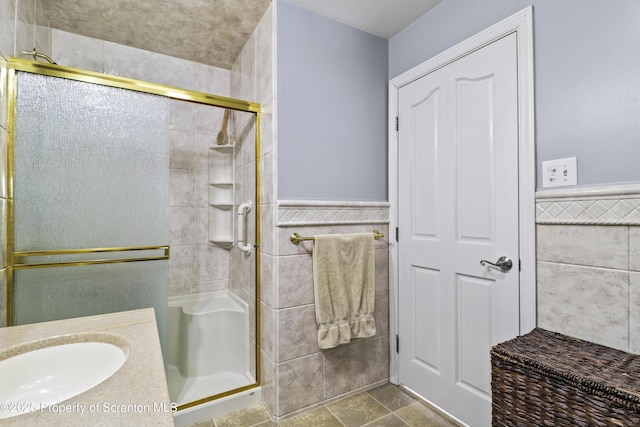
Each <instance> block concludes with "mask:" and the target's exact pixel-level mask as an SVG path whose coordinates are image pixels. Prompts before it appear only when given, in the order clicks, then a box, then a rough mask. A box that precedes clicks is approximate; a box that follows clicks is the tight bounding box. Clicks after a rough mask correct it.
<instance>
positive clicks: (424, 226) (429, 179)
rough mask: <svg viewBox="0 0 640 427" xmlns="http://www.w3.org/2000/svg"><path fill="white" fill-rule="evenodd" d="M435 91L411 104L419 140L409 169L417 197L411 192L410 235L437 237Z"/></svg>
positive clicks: (437, 95)
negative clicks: (413, 172) (418, 190)
mask: <svg viewBox="0 0 640 427" xmlns="http://www.w3.org/2000/svg"><path fill="white" fill-rule="evenodd" d="M439 104H440V97H439V90H438V88H436V89H435V90H434V91H433V92H431V93H430V94H429V95H428V96H427V97H426V98H425V99H424V100H421V101H420V102H418V103H417V104H415V106H414V107H413V111H414V116H413V120H412V122H413V123H416V133H417V134H419V135H422V140H421V141H422V143H421V144H420V145H418V146H415V147H414V150H415V152H414V155H413V156H412V157H413V167H412V168H413V170H414V171H415V181H416V183H415V186H414V187H413V188H414V190H416V189H420V197H417V194H414V195H413V198H412V200H413V201H414V205H413V206H414V214H413V220H414V222H413V224H414V234H415V235H421V236H425V237H433V238H437V237H438V224H439V223H440V221H439V216H440V210H439V209H437V208H434V207H437V206H439V205H440V200H439V196H440V193H439V192H438V163H437V162H436V153H437V152H438V110H439V108H440V107H439Z"/></svg>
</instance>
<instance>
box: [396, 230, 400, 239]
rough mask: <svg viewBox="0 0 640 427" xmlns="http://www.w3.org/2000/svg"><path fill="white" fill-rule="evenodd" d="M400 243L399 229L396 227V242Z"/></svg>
mask: <svg viewBox="0 0 640 427" xmlns="http://www.w3.org/2000/svg"><path fill="white" fill-rule="evenodd" d="M399 241H400V228H399V227H396V242H399Z"/></svg>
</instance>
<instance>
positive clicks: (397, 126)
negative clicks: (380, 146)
mask: <svg viewBox="0 0 640 427" xmlns="http://www.w3.org/2000/svg"><path fill="white" fill-rule="evenodd" d="M399 120H400V119H399V118H398V116H396V132H397V131H399V130H400V125H399V123H398V122H399Z"/></svg>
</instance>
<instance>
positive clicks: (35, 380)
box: [0, 342, 127, 419]
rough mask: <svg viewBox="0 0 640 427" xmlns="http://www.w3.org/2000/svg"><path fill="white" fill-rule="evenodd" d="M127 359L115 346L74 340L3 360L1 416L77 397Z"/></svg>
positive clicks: (0, 387)
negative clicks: (75, 341) (73, 341)
mask: <svg viewBox="0 0 640 427" xmlns="http://www.w3.org/2000/svg"><path fill="white" fill-rule="evenodd" d="M126 359H127V355H126V353H125V352H124V351H123V350H122V349H121V348H120V347H118V346H116V345H113V344H107V343H103V342H77V343H71V344H63V345H55V346H51V347H44V348H41V349H38V350H34V351H29V352H26V353H21V354H18V355H16V356H13V357H10V358H8V359H5V360H2V361H0V378H1V379H2V380H1V381H0V405H2V406H1V407H0V419H3V418H9V417H14V416H16V415H21V414H24V413H27V412H33V411H40V410H47V409H46V408H47V407H49V406H51V405H56V404H58V403H60V402H62V401H64V400H66V399H69V398H71V397H73V396H77V395H79V394H80V393H83V392H85V391H87V390H89V389H91V388H93V387H95V386H97V385H98V384H100V383H101V382H103V381H104V380H106V379H107V378H109V377H110V376H111V375H113V374H114V373H116V371H118V369H120V367H121V366H122V365H123V364H124V362H125V360H126ZM49 410H51V408H50V409H49Z"/></svg>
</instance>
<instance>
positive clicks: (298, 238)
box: [289, 230, 384, 245]
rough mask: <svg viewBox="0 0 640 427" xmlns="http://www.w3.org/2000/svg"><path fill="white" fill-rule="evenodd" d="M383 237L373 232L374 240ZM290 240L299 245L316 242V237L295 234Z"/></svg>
mask: <svg viewBox="0 0 640 427" xmlns="http://www.w3.org/2000/svg"><path fill="white" fill-rule="evenodd" d="M382 237H384V233H381V232H379V231H378V230H373V238H374V239H376V240H378V239H381V238H382ZM289 240H291V243H293V244H295V245H297V244H298V243H300V242H302V241H304V240H316V238H315V237H303V236H301V235H300V233H293V234H291V236H289Z"/></svg>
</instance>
